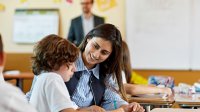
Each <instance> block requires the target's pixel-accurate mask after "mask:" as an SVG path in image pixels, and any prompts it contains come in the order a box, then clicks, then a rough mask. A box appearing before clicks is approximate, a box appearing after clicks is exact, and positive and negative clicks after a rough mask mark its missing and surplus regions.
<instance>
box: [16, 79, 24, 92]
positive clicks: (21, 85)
mask: <svg viewBox="0 0 200 112" xmlns="http://www.w3.org/2000/svg"><path fill="white" fill-rule="evenodd" d="M16 86H17V87H19V88H20V89H21V90H22V91H23V80H22V79H17V83H16Z"/></svg>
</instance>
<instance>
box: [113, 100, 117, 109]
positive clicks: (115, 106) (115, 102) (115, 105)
mask: <svg viewBox="0 0 200 112" xmlns="http://www.w3.org/2000/svg"><path fill="white" fill-rule="evenodd" d="M113 104H114V109H117V101H116V100H114V101H113Z"/></svg>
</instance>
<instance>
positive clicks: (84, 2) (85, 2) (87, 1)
mask: <svg viewBox="0 0 200 112" xmlns="http://www.w3.org/2000/svg"><path fill="white" fill-rule="evenodd" d="M92 5H93V3H92V0H81V7H82V11H83V13H85V14H87V13H90V12H91V9H92Z"/></svg>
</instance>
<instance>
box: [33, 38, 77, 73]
mask: <svg viewBox="0 0 200 112" xmlns="http://www.w3.org/2000/svg"><path fill="white" fill-rule="evenodd" d="M78 55H79V49H78V48H77V47H75V45H73V44H72V43H70V42H69V41H68V40H66V39H64V38H62V37H59V36H57V35H54V34H51V35H48V36H46V37H44V38H43V39H42V40H41V41H39V42H38V43H37V44H36V46H35V48H34V50H33V56H32V71H33V73H34V74H35V75H39V74H40V73H41V72H42V71H47V72H50V71H52V70H58V69H59V68H60V66H62V65H64V64H66V65H67V66H68V64H69V63H71V62H75V60H76V59H77V58H78Z"/></svg>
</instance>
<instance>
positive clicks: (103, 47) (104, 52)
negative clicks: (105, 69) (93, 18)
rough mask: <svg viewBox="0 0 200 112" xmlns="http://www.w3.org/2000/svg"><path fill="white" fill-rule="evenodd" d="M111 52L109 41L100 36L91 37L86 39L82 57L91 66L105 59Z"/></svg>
mask: <svg viewBox="0 0 200 112" xmlns="http://www.w3.org/2000/svg"><path fill="white" fill-rule="evenodd" d="M111 53H112V44H111V42H110V41H108V40H105V39H103V38H101V37H93V38H91V39H88V40H87V45H86V47H85V51H84V52H83V57H84V58H85V59H84V60H85V61H86V63H87V64H89V65H90V66H92V65H96V64H99V63H101V62H103V61H105V60H106V59H107V58H108V57H109V56H110V54H111Z"/></svg>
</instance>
